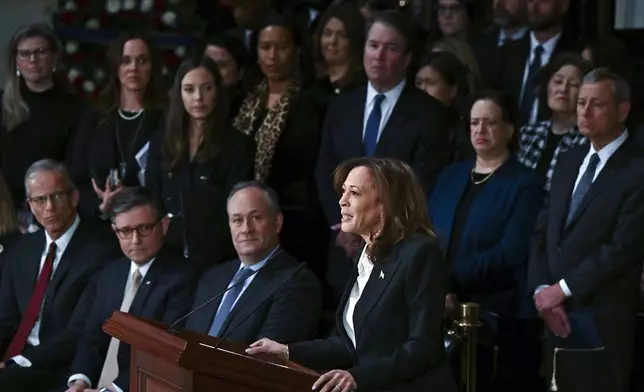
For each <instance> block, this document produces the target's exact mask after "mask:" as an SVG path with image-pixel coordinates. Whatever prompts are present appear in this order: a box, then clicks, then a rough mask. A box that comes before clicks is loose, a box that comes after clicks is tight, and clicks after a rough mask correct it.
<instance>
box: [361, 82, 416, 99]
mask: <svg viewBox="0 0 644 392" xmlns="http://www.w3.org/2000/svg"><path fill="white" fill-rule="evenodd" d="M406 83H407V81H406V80H405V79H403V80H402V81H401V82H400V83H398V84H397V85H396V86H395V87H394V88H392V89H391V90H389V91H387V92H385V93H380V92H378V91H377V90H376V89H375V88H374V87H373V85H372V84H371V82H369V84H368V85H367V105H370V104H371V103H372V102H373V100H374V99H375V98H376V95H379V94H382V95H384V96H385V101H386V102H397V101H398V98H400V94H402V90H403V88H404V87H405V84H406Z"/></svg>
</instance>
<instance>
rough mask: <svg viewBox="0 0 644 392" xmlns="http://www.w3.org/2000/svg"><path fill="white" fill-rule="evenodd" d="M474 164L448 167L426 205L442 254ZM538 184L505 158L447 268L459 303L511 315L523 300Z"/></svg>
mask: <svg viewBox="0 0 644 392" xmlns="http://www.w3.org/2000/svg"><path fill="white" fill-rule="evenodd" d="M473 167H474V161H473V160H468V161H465V162H461V163H457V164H455V165H451V166H449V167H447V168H446V169H445V170H443V171H442V172H441V174H440V176H439V178H438V181H437V183H436V187H435V188H434V192H432V195H431V199H430V201H429V210H430V216H431V218H432V222H433V223H434V228H435V229H436V232H437V234H438V238H439V240H440V244H441V247H442V249H443V251H444V252H446V250H447V249H448V247H449V244H450V236H451V234H452V230H453V224H454V217H455V215H456V212H457V210H458V208H459V204H460V201H461V199H462V197H463V195H464V194H465V192H466V190H467V187H468V184H469V183H470V172H471V170H472V168H473ZM543 197H544V193H543V183H542V182H541V181H540V180H539V178H538V177H537V176H536V175H535V174H534V173H533V172H532V171H531V170H530V169H526V168H525V167H523V166H522V165H521V164H520V163H519V162H518V161H517V160H516V159H515V158H513V157H511V158H509V159H508V160H507V161H506V162H505V163H504V164H503V165H502V166H501V167H500V168H499V169H498V170H497V171H496V172H495V173H494V174H493V175H492V176H491V177H490V179H489V180H488V181H487V182H486V184H485V185H484V186H483V188H482V189H481V190H480V193H479V194H478V195H477V197H476V200H474V202H473V203H472V205H471V208H470V210H469V213H468V218H467V221H466V223H465V226H464V227H462V228H461V230H462V231H461V235H460V239H461V240H460V244H459V245H458V251H457V253H456V254H455V255H453V260H448V261H449V262H450V263H451V266H450V267H451V269H452V271H453V274H454V276H453V277H454V282H455V286H456V287H453V288H451V289H452V290H455V292H456V293H457V294H459V296H460V297H461V300H464V301H467V300H470V301H474V302H478V303H480V304H481V306H482V307H483V309H486V310H490V311H493V312H495V313H499V314H503V315H506V316H515V315H516V314H517V312H518V310H519V302H520V301H521V300H522V299H523V298H525V283H526V282H525V276H526V274H527V265H528V255H529V246H530V234H531V233H532V229H533V228H534V222H535V220H536V218H537V214H538V212H539V208H540V207H541V204H542V202H543Z"/></svg>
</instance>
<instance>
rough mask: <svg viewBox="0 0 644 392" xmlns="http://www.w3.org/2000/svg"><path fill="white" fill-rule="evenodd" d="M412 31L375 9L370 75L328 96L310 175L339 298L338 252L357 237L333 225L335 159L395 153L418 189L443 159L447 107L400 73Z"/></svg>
mask: <svg viewBox="0 0 644 392" xmlns="http://www.w3.org/2000/svg"><path fill="white" fill-rule="evenodd" d="M415 37H416V35H415V31H414V29H413V28H412V23H411V22H410V21H409V20H408V19H407V18H406V17H405V16H404V15H403V14H402V13H398V12H395V11H387V12H383V13H380V14H376V16H375V17H374V20H373V22H372V24H371V27H370V28H369V31H368V36H367V42H366V45H365V53H364V68H365V71H366V73H367V77H368V79H369V82H368V84H367V85H366V86H364V87H362V88H357V89H355V90H352V91H348V92H346V93H343V94H341V95H340V96H338V97H337V98H335V99H334V100H332V101H331V103H330V105H329V108H328V111H327V114H326V118H325V122H324V128H323V130H322V144H321V147H320V152H319V157H318V162H317V167H316V173H315V176H316V180H317V184H318V190H319V193H320V200H321V202H322V206H323V208H324V213H325V215H326V218H327V222H328V224H329V226H331V227H332V228H333V229H334V230H335V232H336V235H334V236H333V242H334V243H333V244H331V248H330V250H329V251H330V255H329V260H330V262H329V265H328V271H327V277H328V279H329V283H330V284H331V286H332V287H333V289H334V292H335V294H336V297H337V298H338V299H339V297H340V296H341V295H342V291H343V288H344V284H345V282H346V279H347V278H348V276H349V270H350V269H351V263H349V262H347V260H346V258H344V257H343V255H344V254H346V255H347V256H349V257H350V258H353V257H355V255H356V253H357V251H358V249H359V248H360V241H359V240H358V241H355V236H354V235H353V234H351V233H343V232H342V231H340V230H338V228H339V226H338V224H339V223H340V208H339V207H338V200H339V197H338V195H337V193H336V192H335V190H334V189H333V186H332V179H331V176H332V173H333V171H334V170H335V168H336V166H338V165H339V164H340V163H341V162H343V161H345V160H347V159H350V158H356V157H361V156H365V155H366V156H375V157H387V158H396V159H400V160H401V161H404V162H406V163H408V164H410V165H411V166H412V168H413V169H414V171H415V173H416V175H417V176H418V179H419V180H420V182H421V184H422V186H423V189H424V190H425V191H426V192H431V188H432V186H433V183H434V181H435V179H436V177H437V175H438V172H439V171H440V170H441V169H442V167H443V166H444V165H445V164H446V163H447V161H448V156H447V152H448V150H449V149H448V148H446V136H447V132H445V127H446V121H447V110H446V108H445V107H444V106H443V105H442V104H441V103H440V102H439V101H438V100H436V99H434V98H433V97H431V96H429V95H428V94H425V93H423V92H421V91H419V90H417V89H416V88H415V87H414V85H413V84H409V83H407V82H406V80H405V75H406V72H407V68H408V66H409V64H410V62H411V57H412V53H413V50H414V47H415ZM336 243H337V244H341V247H342V249H341V248H339V247H338V246H335V244H336ZM356 243H357V246H354V245H355V244H356Z"/></svg>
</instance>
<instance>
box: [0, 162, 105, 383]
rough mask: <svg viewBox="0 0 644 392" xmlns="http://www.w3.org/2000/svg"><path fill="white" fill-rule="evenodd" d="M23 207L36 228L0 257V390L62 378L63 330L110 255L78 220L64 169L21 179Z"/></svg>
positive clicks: (99, 233)
mask: <svg viewBox="0 0 644 392" xmlns="http://www.w3.org/2000/svg"><path fill="white" fill-rule="evenodd" d="M25 188H26V194H27V201H28V203H29V207H30V209H31V212H32V213H33V215H34V217H35V218H36V220H37V221H38V222H39V223H40V224H41V226H42V227H43V229H42V230H38V231H37V232H35V233H31V234H27V235H24V236H21V237H20V238H19V239H18V240H17V242H16V243H15V244H14V246H12V249H11V250H10V251H9V252H8V253H7V254H6V255H5V257H6V258H5V260H4V262H3V264H4V265H3V274H2V283H1V284H0V350H1V352H2V354H3V355H4V357H3V361H4V362H1V363H0V368H2V369H3V370H0V390H1V391H3V392H11V391H20V392H25V391H27V392H28V391H36V392H40V391H43V390H46V389H47V388H50V387H51V386H53V385H57V384H58V382H59V381H58V380H60V378H61V377H65V374H66V372H67V368H68V366H69V364H70V363H71V361H72V358H73V348H72V347H74V346H75V342H76V340H77V336H76V335H75V334H74V333H72V332H71V330H70V329H69V328H68V326H69V325H70V323H71V321H70V320H72V315H74V314H79V315H80V316H81V317H84V316H85V315H84V314H83V312H84V310H83V309H82V307H80V306H79V305H78V297H80V296H81V294H82V293H83V291H84V290H85V288H86V286H87V282H88V281H89V280H90V278H91V276H92V275H93V274H94V273H95V271H97V270H98V269H99V268H100V267H102V266H103V265H104V264H105V263H106V262H108V261H109V260H112V259H113V258H114V257H115V256H116V255H117V254H118V246H117V244H116V241H115V240H114V237H113V236H112V235H111V233H110V232H109V228H108V227H107V226H105V225H103V226H101V225H96V224H93V223H92V222H90V221H89V220H87V219H83V220H81V219H80V218H79V217H78V214H77V213H76V206H77V205H78V191H77V190H76V185H75V184H74V183H73V182H72V181H71V179H70V177H69V174H68V172H67V169H66V168H65V166H64V165H62V164H60V163H58V162H55V161H52V160H49V159H44V160H41V161H37V162H35V163H33V164H32V165H31V167H29V169H28V170H27V173H26V175H25Z"/></svg>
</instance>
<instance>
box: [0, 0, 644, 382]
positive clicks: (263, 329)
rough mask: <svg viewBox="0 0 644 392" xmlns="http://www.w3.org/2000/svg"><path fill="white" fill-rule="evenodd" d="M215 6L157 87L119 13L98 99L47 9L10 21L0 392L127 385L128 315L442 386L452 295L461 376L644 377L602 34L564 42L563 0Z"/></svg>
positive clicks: (628, 197) (631, 159)
mask: <svg viewBox="0 0 644 392" xmlns="http://www.w3.org/2000/svg"><path fill="white" fill-rule="evenodd" d="M231 3H232V7H233V10H234V12H233V14H234V19H235V21H236V23H237V27H236V28H234V29H232V30H229V31H222V32H217V33H215V34H214V35H211V36H207V37H201V38H202V40H200V42H199V43H198V44H196V45H195V47H194V48H192V50H191V51H190V52H191V54H190V55H189V56H188V57H187V58H186V59H185V60H184V61H183V62H182V63H181V64H180V65H179V67H178V69H177V71H176V73H175V74H174V75H172V76H173V77H172V78H171V79H172V80H171V81H172V83H171V85H170V86H166V85H165V81H166V78H165V77H164V76H163V73H162V62H161V56H160V53H159V50H158V49H157V47H156V43H155V40H154V39H153V38H151V36H150V35H149V32H146V31H142V30H132V31H127V32H124V33H123V34H122V35H121V36H120V37H118V38H117V39H116V40H115V41H113V42H112V43H110V45H109V47H108V48H107V50H106V66H107V67H108V71H109V72H108V73H109V76H108V78H107V82H106V85H105V89H104V91H103V92H102V94H101V95H100V96H99V98H98V99H97V100H96V101H95V102H90V101H84V100H82V99H80V98H79V97H78V96H77V95H76V94H75V93H74V92H73V91H72V89H71V88H70V86H69V84H68V83H67V82H66V80H65V77H64V74H61V72H60V67H59V64H60V61H61V56H62V51H61V44H60V41H59V39H58V38H57V36H56V34H55V32H54V31H53V30H52V29H51V28H50V27H49V26H47V25H43V24H31V25H27V26H24V27H21V28H19V29H18V30H16V31H15V33H14V34H13V36H12V37H10V39H9V41H8V43H7V53H9V58H8V59H7V62H6V65H7V80H6V84H5V87H4V90H3V92H2V98H1V99H2V110H1V117H0V172H1V175H0V354H2V355H3V357H2V359H1V362H0V391H8V392H13V391H21V392H25V391H27V392H29V391H34V392H43V391H44V392H49V391H51V392H56V391H60V392H84V391H88V392H89V391H94V390H97V391H103V392H106V391H107V392H117V391H118V392H121V391H128V390H129V389H130V374H129V372H130V362H129V361H130V349H129V347H128V345H127V344H121V342H119V340H117V339H114V338H111V337H110V336H109V335H107V334H105V333H104V332H103V331H102V326H103V324H104V323H105V322H106V321H107V319H108V318H109V317H110V316H111V315H112V313H113V312H114V311H118V310H120V311H123V312H129V313H131V314H133V315H135V316H139V317H144V318H147V319H151V320H154V321H158V322H161V323H164V324H168V325H170V324H175V325H174V326H175V327H176V328H185V329H188V330H191V331H194V332H197V333H202V334H206V335H211V336H215V337H220V338H222V337H223V338H225V339H229V340H232V341H236V342H239V343H242V344H245V345H247V346H248V351H247V352H248V355H257V354H265V353H269V354H272V355H276V356H278V357H281V358H284V359H291V360H294V361H296V362H299V363H301V364H302V365H304V366H308V367H310V368H312V369H314V370H316V371H319V372H320V373H321V376H320V378H319V379H318V380H317V382H316V383H315V384H314V385H312V387H313V388H314V389H316V390H321V391H326V392H328V391H332V392H349V391H360V392H365V391H366V392H370V391H381V390H382V391H392V390H395V391H406V392H425V391H429V390H436V391H444V392H452V391H456V390H457V389H456V388H457V386H456V385H457V384H458V382H459V380H458V379H457V377H455V376H454V374H455V373H457V372H455V371H454V369H450V366H449V361H448V358H447V357H446V355H447V354H446V353H445V350H444V344H443V336H444V327H445V326H446V325H451V323H452V321H453V320H454V319H455V318H456V317H457V314H458V309H459V305H460V304H461V303H464V302H475V303H478V304H479V305H480V307H481V321H482V322H483V326H482V328H481V334H480V336H481V345H480V350H479V353H478V357H477V359H478V361H477V362H478V365H477V366H478V380H477V388H478V389H477V390H478V391H481V392H496V391H501V392H504V391H508V392H509V391H517V390H521V391H535V392H539V391H545V390H547V388H548V387H549V384H551V383H555V384H556V385H557V386H558V388H559V390H562V391H566V392H567V391H584V392H587V391H591V392H592V391H625V392H626V391H635V390H641V389H636V388H642V387H641V386H639V384H638V385H636V384H637V383H634V382H632V380H634V379H635V378H633V377H632V374H635V373H637V372H636V371H635V369H636V367H637V366H639V365H640V364H641V363H640V362H639V361H642V359H641V358H640V357H642V354H640V353H639V351H640V350H639V349H638V348H637V347H638V346H637V345H636V342H638V341H639V340H640V338H637V339H636V336H635V335H636V332H637V329H636V325H637V320H636V314H637V311H638V309H639V302H640V295H641V294H640V293H641V289H640V286H641V285H640V281H641V277H642V260H644V242H642V241H641V238H644V147H640V144H641V141H640V139H641V132H640V131H639V128H640V124H638V120H639V118H640V116H639V113H640V111H641V108H638V107H637V102H638V97H637V95H636V94H635V93H633V92H632V91H634V90H635V89H634V88H633V87H632V83H633V80H634V79H635V76H634V74H633V72H634V70H633V69H634V68H633V67H632V65H631V63H630V60H629V58H628V52H627V51H626V50H625V48H624V47H623V46H622V45H620V43H619V41H616V40H615V39H614V38H611V37H602V38H601V39H586V38H584V39H583V40H579V39H577V38H578V37H574V36H572V35H571V34H570V32H568V31H567V30H566V29H565V28H564V20H565V16H566V13H567V12H568V9H569V7H570V1H568V0H497V1H494V2H493V3H494V5H493V9H490V10H488V11H490V12H491V13H492V14H493V15H494V19H493V23H492V24H491V25H489V26H485V27H484V24H485V23H484V22H485V21H484V20H482V19H481V14H483V13H485V12H483V11H485V10H484V9H483V8H479V7H482V5H480V4H478V2H471V1H466V0H436V1H434V3H435V11H436V12H435V20H432V21H431V22H432V24H434V25H435V26H436V32H434V33H427V32H420V31H419V30H418V29H417V28H416V24H415V22H414V21H413V20H412V19H410V18H409V15H407V14H406V13H404V12H401V11H400V10H398V9H397V6H396V5H395V4H389V3H390V2H388V1H386V0H385V1H373V0H369V1H358V0H342V1H340V0H339V1H334V2H333V4H331V5H330V6H329V7H328V8H327V9H324V10H322V9H320V10H318V11H319V12H315V13H308V14H306V15H304V14H303V13H302V12H300V11H301V10H299V9H298V10H289V9H288V7H283V6H280V7H276V6H272V5H271V2H270V1H268V0H261V1H245V0H234V1H232V2H231ZM393 3H397V2H393ZM303 15H304V16H305V18H304V19H303ZM307 18H310V19H307ZM61 75H62V77H61ZM301 263H306V265H302V264H301ZM224 291H225V293H224V294H223V295H221V296H220V298H218V299H217V300H215V301H212V302H210V303H208V304H207V305H206V306H204V307H203V308H200V309H199V311H197V312H195V313H194V314H191V315H189V317H188V316H186V317H183V316H185V315H187V314H188V313H189V312H190V310H191V309H194V308H196V307H197V306H199V305H201V304H203V303H205V302H207V301H208V300H209V299H211V298H213V296H216V295H217V294H218V293H222V292H224ZM177 320H179V322H178V323H176V322H177ZM631 384H633V385H631Z"/></svg>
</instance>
